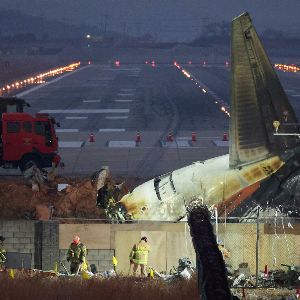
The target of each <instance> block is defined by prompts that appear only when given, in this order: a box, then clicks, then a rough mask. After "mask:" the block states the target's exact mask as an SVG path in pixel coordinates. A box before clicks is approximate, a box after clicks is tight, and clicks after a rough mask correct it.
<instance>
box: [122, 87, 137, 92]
mask: <svg viewBox="0 0 300 300" xmlns="http://www.w3.org/2000/svg"><path fill="white" fill-rule="evenodd" d="M120 90H121V91H124V92H135V91H136V89H125V88H124V89H120Z"/></svg>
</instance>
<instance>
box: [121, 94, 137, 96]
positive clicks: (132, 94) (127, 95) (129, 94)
mask: <svg viewBox="0 0 300 300" xmlns="http://www.w3.org/2000/svg"><path fill="white" fill-rule="evenodd" d="M134 95H135V94H134V93H126V94H125V93H119V94H118V96H134Z"/></svg>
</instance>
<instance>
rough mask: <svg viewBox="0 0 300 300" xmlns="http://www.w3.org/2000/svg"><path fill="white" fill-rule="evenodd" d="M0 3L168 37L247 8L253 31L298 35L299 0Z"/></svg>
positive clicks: (183, 36)
mask: <svg viewBox="0 0 300 300" xmlns="http://www.w3.org/2000/svg"><path fill="white" fill-rule="evenodd" d="M0 7H3V8H12V9H14V10H16V9H18V10H20V11H24V12H26V13H28V14H32V15H37V16H45V17H47V18H50V19H59V20H64V21H66V22H69V23H77V24H82V23H86V24H92V25H97V26H99V28H100V27H101V26H102V28H103V23H104V21H105V18H107V27H108V29H110V30H116V31H119V32H123V31H124V30H126V31H127V32H130V33H132V34H136V35H140V34H144V33H146V32H149V33H151V34H154V35H156V36H157V37H158V38H166V37H167V38H170V39H172V38H178V37H181V39H190V38H192V37H194V36H195V35H197V34H198V33H200V32H201V27H202V24H203V22H208V23H209V22H214V21H218V20H225V21H230V20H231V19H232V18H233V17H234V16H237V15H238V14H240V13H242V12H243V11H249V12H250V13H251V16H252V19H253V21H254V23H255V25H256V28H257V30H258V31H262V30H264V29H266V28H272V29H276V30H282V31H284V32H289V34H291V35H298V36H299V35H300V33H298V31H299V28H300V18H299V12H300V0H0ZM104 15H107V16H106V17H105V16H104ZM203 18H207V19H203Z"/></svg>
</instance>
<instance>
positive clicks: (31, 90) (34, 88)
mask: <svg viewBox="0 0 300 300" xmlns="http://www.w3.org/2000/svg"><path fill="white" fill-rule="evenodd" d="M90 66H91V65H87V66H84V67H81V68H79V69H77V70H75V71H72V72H70V73H67V74H65V75H62V76H60V77H57V78H55V79H53V80H51V81H48V82H45V83H42V84H41V85H38V86H35V87H33V88H31V89H29V90H26V91H24V92H21V93H19V94H16V95H15V96H17V97H23V96H25V95H27V94H30V93H32V92H34V91H36V90H38V89H41V88H43V87H45V86H47V85H49V84H52V83H55V82H57V81H59V80H61V79H63V78H66V77H68V76H71V75H73V74H74V73H76V72H78V71H81V70H83V69H86V68H88V67H90Z"/></svg>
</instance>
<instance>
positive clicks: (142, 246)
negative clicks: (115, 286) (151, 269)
mask: <svg viewBox="0 0 300 300" xmlns="http://www.w3.org/2000/svg"><path fill="white" fill-rule="evenodd" d="M149 252H150V246H149V245H148V240H147V237H145V236H143V237H142V238H141V240H140V241H139V242H138V243H137V244H134V245H133V247H132V250H131V252H130V255H129V259H130V265H131V264H133V274H134V275H136V272H137V269H138V267H139V266H140V268H141V275H142V276H146V266H147V264H148V254H149Z"/></svg>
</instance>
